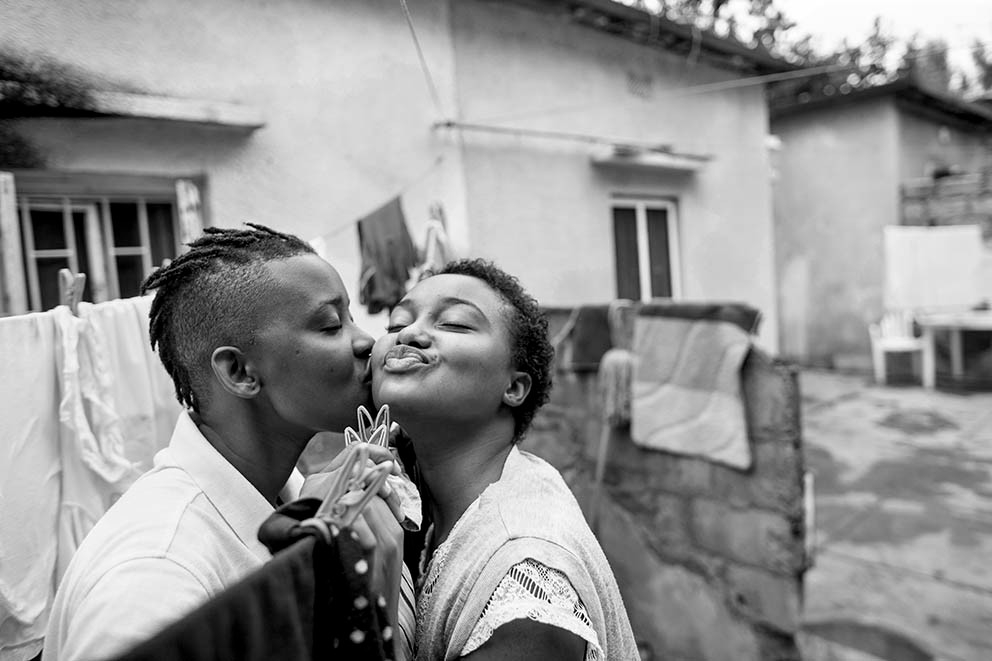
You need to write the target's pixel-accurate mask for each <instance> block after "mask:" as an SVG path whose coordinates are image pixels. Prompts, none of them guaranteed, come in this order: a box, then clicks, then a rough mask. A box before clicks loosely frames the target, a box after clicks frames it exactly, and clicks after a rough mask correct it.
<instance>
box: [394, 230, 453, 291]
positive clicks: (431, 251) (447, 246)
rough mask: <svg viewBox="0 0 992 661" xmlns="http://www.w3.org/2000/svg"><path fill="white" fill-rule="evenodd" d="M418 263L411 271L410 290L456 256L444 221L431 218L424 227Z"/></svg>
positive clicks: (408, 287) (407, 287)
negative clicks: (428, 274) (429, 273)
mask: <svg viewBox="0 0 992 661" xmlns="http://www.w3.org/2000/svg"><path fill="white" fill-rule="evenodd" d="M417 258H418V259H417V265H416V266H415V267H414V268H413V269H412V270H411V271H410V279H409V280H408V281H407V283H406V289H407V291H409V290H410V289H411V288H412V287H413V286H414V285H416V284H417V283H418V282H420V279H421V277H423V276H424V274H425V273H428V272H430V271H437V270H439V269H440V268H441V267H443V266H444V265H445V264H447V263H448V262H450V261H451V260H452V259H454V258H455V255H454V251H453V250H452V248H451V242H450V241H449V239H448V233H447V231H446V230H445V228H444V223H442V222H441V221H440V220H436V219H434V218H431V219H430V220H428V221H427V225H426V226H425V228H424V238H423V241H422V242H421V244H420V246H418V248H417Z"/></svg>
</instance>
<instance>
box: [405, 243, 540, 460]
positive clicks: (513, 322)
mask: <svg viewBox="0 0 992 661" xmlns="http://www.w3.org/2000/svg"><path fill="white" fill-rule="evenodd" d="M444 273H451V274H454V275H468V276H471V277H473V278H476V279H478V280H482V281H483V282H484V283H486V284H487V285H489V287H490V288H491V289H492V290H493V291H495V292H496V293H497V294H499V296H500V298H502V299H503V301H504V303H506V307H507V318H506V326H507V329H508V330H509V331H510V341H511V342H512V343H513V346H512V347H511V348H510V349H511V351H510V356H511V360H512V361H513V364H514V366H515V367H516V368H517V369H518V370H520V371H521V372H526V373H527V374H529V375H530V378H531V387H530V392H529V393H527V397H526V398H525V399H524V401H523V403H522V404H520V406H517V407H514V408H513V440H514V441H515V442H519V441H520V440H521V439H522V438H523V436H524V434H525V433H526V432H527V428H528V427H530V423H531V421H532V420H533V419H534V414H535V413H537V410H538V409H539V408H541V407H542V406H544V404H545V403H546V402H547V401H548V398H549V396H550V393H551V365H552V363H553V362H554V358H555V350H554V348H553V347H552V346H551V341H550V340H549V339H548V320H547V319H546V318H545V316H544V314H543V313H542V312H541V308H540V307H539V306H538V303H537V301H536V300H535V299H534V298H533V297H532V296H531V295H530V294H528V293H527V292H526V291H525V290H524V288H523V286H521V284H520V281H519V280H517V279H516V278H515V277H513V276H512V275H510V274H509V273H506V272H505V271H503V270H502V269H500V268H499V267H498V266H496V265H495V264H493V263H492V262H490V261H486V260H484V259H461V260H458V261H454V262H448V263H447V264H445V265H444V266H443V267H441V268H440V269H438V270H436V271H428V272H427V273H425V278H429V277H430V276H432V275H441V274H444ZM422 279H424V278H422Z"/></svg>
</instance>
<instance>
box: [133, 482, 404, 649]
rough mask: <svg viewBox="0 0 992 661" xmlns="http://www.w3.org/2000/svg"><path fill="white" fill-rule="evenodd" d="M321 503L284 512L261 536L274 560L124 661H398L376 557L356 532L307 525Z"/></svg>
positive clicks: (268, 523) (304, 504)
mask: <svg viewBox="0 0 992 661" xmlns="http://www.w3.org/2000/svg"><path fill="white" fill-rule="evenodd" d="M319 505H320V501H319V500H316V499H305V500H299V501H293V502H291V503H288V504H287V505H284V506H283V507H280V508H279V509H278V510H276V512H275V513H273V514H272V515H271V516H270V517H269V518H268V519H266V521H265V522H264V523H263V524H262V527H261V529H260V530H259V540H260V541H261V542H262V543H263V544H265V545H266V546H267V547H268V548H269V550H270V551H271V552H272V553H273V554H274V556H273V558H272V559H271V560H270V561H269V562H267V563H266V564H265V565H263V566H262V567H260V568H259V569H257V570H255V571H254V572H253V573H251V574H250V575H248V576H247V577H245V578H244V579H243V580H241V581H239V582H238V583H236V584H235V585H233V586H231V587H230V588H228V589H226V590H224V591H223V592H221V593H220V594H219V595H217V596H216V597H214V598H213V599H211V600H210V601H208V602H206V603H205V604H203V605H202V606H200V607H199V608H197V609H196V610H195V611H193V612H191V613H190V614H188V615H187V616H185V617H183V618H182V619H181V620H179V621H178V622H176V623H174V624H172V625H170V626H169V627H167V628H166V629H165V630H163V631H162V632H160V633H159V634H157V635H156V636H154V637H153V638H151V639H150V640H147V641H145V642H144V643H141V644H139V645H138V646H137V647H135V648H133V649H132V650H130V651H129V652H128V653H126V654H124V655H122V656H119V657H117V661H181V660H182V661H227V660H229V661H235V660H238V661H275V660H277V659H295V660H299V661H305V660H307V659H331V658H348V659H359V660H363V659H369V660H373V659H374V660H380V659H392V658H393V651H392V650H393V646H392V636H393V632H392V629H391V628H390V626H389V623H388V621H387V618H386V613H385V608H384V601H381V600H380V599H379V596H378V595H375V594H373V593H372V590H371V585H370V579H371V572H370V571H369V568H370V567H371V556H370V554H368V553H366V552H365V551H363V550H362V548H361V547H360V545H359V543H358V542H357V541H356V540H354V539H352V537H351V535H350V534H348V531H347V530H344V531H342V533H341V534H338V535H336V536H335V537H334V538H333V539H332V540H331V542H330V543H326V542H325V541H324V540H322V539H320V538H319V536H315V535H314V531H313V529H307V528H304V527H302V526H300V525H299V521H300V520H302V519H305V518H308V515H310V516H312V514H313V513H314V512H315V511H316V508H317V507H318V506H319Z"/></svg>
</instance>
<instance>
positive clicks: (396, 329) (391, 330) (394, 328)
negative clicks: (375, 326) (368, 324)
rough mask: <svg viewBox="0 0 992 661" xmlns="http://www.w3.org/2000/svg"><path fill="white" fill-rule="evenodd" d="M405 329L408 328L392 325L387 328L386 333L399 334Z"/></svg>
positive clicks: (401, 325)
mask: <svg viewBox="0 0 992 661" xmlns="http://www.w3.org/2000/svg"><path fill="white" fill-rule="evenodd" d="M404 328H406V326H405V325H403V324H392V325H390V326H386V332H387V333H399V332H400V331H401V330H403V329H404Z"/></svg>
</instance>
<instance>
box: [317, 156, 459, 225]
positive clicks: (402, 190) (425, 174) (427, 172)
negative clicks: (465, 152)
mask: <svg viewBox="0 0 992 661" xmlns="http://www.w3.org/2000/svg"><path fill="white" fill-rule="evenodd" d="M443 162H444V155H443V154H441V155H439V156H437V157H436V158H435V159H434V161H433V162H432V163H431V164H430V165H429V166H427V167H426V168H424V169H423V170H422V171H421V172H420V173H419V174H417V175H416V176H415V177H414V178H412V179H410V180H409V181H407V182H406V183H405V184H403V186H402V187H401V188H400V189H399V190H398V191H396V192H395V193H393V195H392V196H390V198H389V199H392V198H395V197H401V196H402V195H403V194H404V193H406V192H407V191H409V190H410V189H411V188H413V187H414V186H415V185H417V184H419V183H420V182H421V181H423V180H424V179H426V178H427V177H428V176H429V175H430V174H431V173H433V172H434V170H435V169H437V167H438V166H439V165H441V163H443ZM381 204H382V203H381V202H380V203H378V204H376V206H375V208H378V207H379V206H380V205H381ZM371 211H372V210H371V209H370V210H369V211H368V212H366V213H364V214H359V215H358V218H356V219H355V220H349V221H348V222H345V223H341V224H340V225H338V226H337V227H334V228H333V229H331V230H330V231H328V232H325V233H324V234H321V235H320V238H323V239H330V238H332V237H334V236H337V235H338V234H341V233H342V232H344V231H345V230H346V229H348V228H350V227H353V226H354V225H356V224H357V223H358V219H359V218H364V217H365V216H366V215H368V213H370V212H371Z"/></svg>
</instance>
